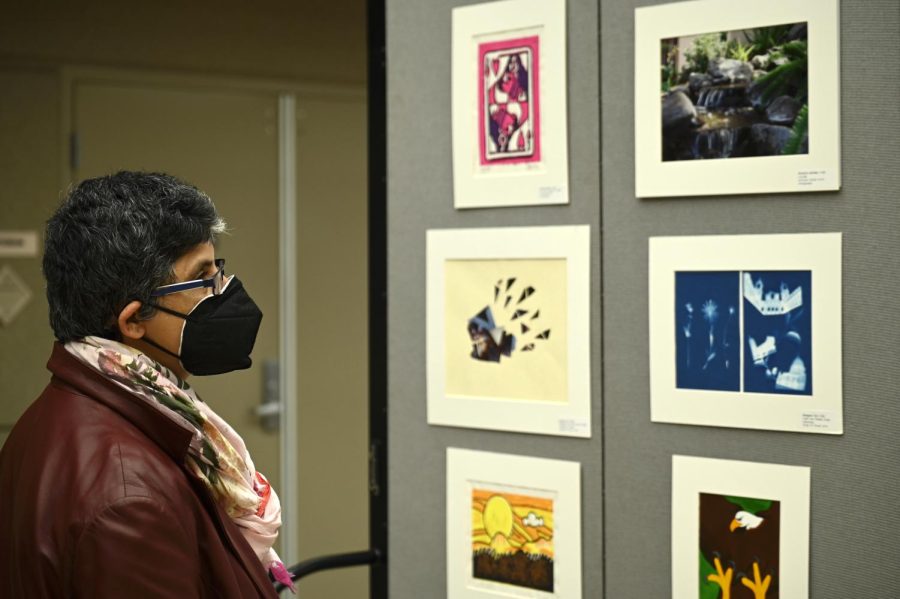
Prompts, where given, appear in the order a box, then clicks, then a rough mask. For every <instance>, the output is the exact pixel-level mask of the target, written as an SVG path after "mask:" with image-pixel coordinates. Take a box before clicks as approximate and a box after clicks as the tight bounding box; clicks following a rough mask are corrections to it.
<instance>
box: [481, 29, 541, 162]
mask: <svg viewBox="0 0 900 599" xmlns="http://www.w3.org/2000/svg"><path fill="white" fill-rule="evenodd" d="M478 63H479V66H480V69H479V73H478V77H479V88H478V92H479V93H478V97H479V100H478V123H479V127H478V150H479V159H480V161H481V165H482V166H487V165H490V164H499V163H504V164H518V163H523V162H540V159H541V110H540V97H541V89H540V38H539V37H538V36H536V35H533V36H530V37H524V38H514V39H508V40H500V41H495V42H488V43H484V44H479V45H478Z"/></svg>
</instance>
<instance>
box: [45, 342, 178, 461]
mask: <svg viewBox="0 0 900 599" xmlns="http://www.w3.org/2000/svg"><path fill="white" fill-rule="evenodd" d="M47 369H48V370H49V371H50V372H51V373H53V375H54V377H55V378H56V379H58V380H60V381H62V382H63V383H65V384H67V385H69V386H70V387H73V388H75V389H77V390H78V391H80V392H81V393H82V394H84V395H86V396H88V397H90V398H91V399H94V400H96V401H98V402H100V403H102V404H103V405H105V406H106V407H108V408H110V409H111V410H113V411H115V412H117V413H118V414H120V415H121V416H123V417H124V418H125V419H126V420H128V421H129V422H131V423H132V424H133V425H135V426H136V427H137V428H138V429H139V430H140V431H141V432H142V433H144V434H145V435H147V437H149V438H150V439H152V440H153V441H154V442H155V443H156V444H157V445H159V446H160V447H161V448H162V449H163V451H165V452H166V453H167V454H169V455H170V456H171V457H172V459H173V460H175V462H176V463H178V464H184V459H185V456H186V455H187V451H188V447H189V446H190V443H191V438H192V437H193V436H194V431H193V429H191V428H190V427H189V426H188V425H187V424H182V423H179V422H178V421H177V420H175V419H174V418H169V417H168V416H167V415H166V414H165V413H164V412H162V411H160V410H155V409H153V408H152V407H151V406H148V405H146V404H145V403H144V402H142V401H139V400H138V399H137V398H136V397H134V396H132V395H131V394H130V393H128V392H127V391H125V390H124V389H122V388H121V387H119V386H118V385H116V384H115V383H114V382H112V381H111V380H109V379H107V378H106V377H104V376H103V375H102V374H100V373H99V372H97V371H96V370H94V369H93V368H90V367H89V366H87V365H86V364H83V363H82V362H80V361H79V360H78V359H77V358H76V357H75V356H73V355H72V354H70V353H69V352H68V351H66V349H65V348H64V347H63V346H62V344H61V343H54V344H53V352H52V353H51V354H50V361H49V362H47Z"/></svg>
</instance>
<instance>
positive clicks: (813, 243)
mask: <svg viewBox="0 0 900 599" xmlns="http://www.w3.org/2000/svg"><path fill="white" fill-rule="evenodd" d="M649 246H650V247H649V261H650V266H649V273H650V280H649V293H650V299H649V304H650V402H651V419H652V420H653V421H654V422H674V423H678V424H700V425H709V426H728V427H737V428H755V429H772V430H783V431H794V432H807V433H828V434H841V433H843V408H842V405H843V399H842V395H843V394H842V379H841V234H840V233H805V234H796V235H732V236H714V235H710V236H699V237H651V238H650V244H649Z"/></svg>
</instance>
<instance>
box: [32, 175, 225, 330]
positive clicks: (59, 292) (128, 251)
mask: <svg viewBox="0 0 900 599" xmlns="http://www.w3.org/2000/svg"><path fill="white" fill-rule="evenodd" d="M224 231H225V222H224V221H223V220H222V218H221V217H219V214H218V213H217V212H216V207H215V206H214V205H213V203H212V200H210V199H209V197H208V196H207V195H206V194H205V193H203V192H202V191H200V190H198V189H197V188H196V187H194V186H193V185H190V184H188V183H185V182H184V181H181V180H179V179H176V178H175V177H172V176H171V175H166V174H162V173H141V172H132V171H121V172H118V173H116V174H114V175H109V176H106V177H98V178H96V179H87V180H85V181H82V182H81V183H79V184H78V185H77V186H75V187H74V188H73V189H72V190H71V192H70V193H69V195H68V197H67V198H66V199H65V201H64V202H63V204H62V205H61V206H60V207H59V209H58V210H57V211H56V213H55V214H54V215H53V216H52V217H51V218H50V220H49V221H48V222H47V233H46V239H45V244H44V262H43V268H44V277H45V278H46V280H47V301H48V303H49V304H50V326H51V327H52V328H53V333H54V335H55V336H56V338H57V339H58V340H60V341H63V342H65V341H70V340H73V339H81V338H83V337H85V336H88V335H96V336H100V337H106V338H108V339H115V340H118V339H120V334H119V331H118V327H117V325H116V317H117V315H118V314H119V312H120V311H121V310H122V308H123V307H125V305H126V304H127V303H128V302H130V301H132V300H135V299H137V300H140V301H142V302H143V304H144V305H143V306H142V308H141V310H140V312H139V314H138V316H139V317H140V318H149V317H150V316H152V315H153V313H154V308H153V307H152V305H150V293H151V292H152V291H153V290H154V289H155V288H156V287H158V286H160V285H165V284H166V283H170V282H172V281H173V280H174V271H173V266H174V264H175V261H176V260H177V259H178V258H179V257H181V256H182V255H183V254H184V253H185V252H187V251H188V250H190V249H191V248H193V247H195V246H197V245H198V244H200V243H204V242H215V238H216V235H217V234H219V233H222V232H224Z"/></svg>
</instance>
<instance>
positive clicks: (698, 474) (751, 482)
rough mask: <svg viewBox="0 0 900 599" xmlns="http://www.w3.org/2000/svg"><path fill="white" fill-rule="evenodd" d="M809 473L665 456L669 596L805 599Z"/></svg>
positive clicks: (803, 469)
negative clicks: (669, 526) (669, 523)
mask: <svg viewBox="0 0 900 599" xmlns="http://www.w3.org/2000/svg"><path fill="white" fill-rule="evenodd" d="M809 490H810V469H809V468H807V467H801V466H783V465H780V464H760V463H755V462H742V461H734V460H717V459H709V458H699V457H689V456H680V455H675V456H672V596H673V597H684V598H696V599H716V598H718V597H730V598H731V599H778V598H779V597H781V598H787V597H790V598H791V599H808V597H809V503H810V500H809Z"/></svg>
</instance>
